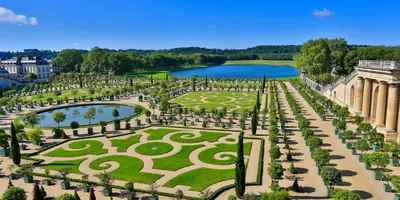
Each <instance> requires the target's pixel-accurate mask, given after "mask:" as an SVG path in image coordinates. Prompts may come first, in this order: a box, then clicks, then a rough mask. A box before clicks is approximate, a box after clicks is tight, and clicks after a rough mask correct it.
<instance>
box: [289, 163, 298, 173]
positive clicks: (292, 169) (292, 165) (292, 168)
mask: <svg viewBox="0 0 400 200" xmlns="http://www.w3.org/2000/svg"><path fill="white" fill-rule="evenodd" d="M289 173H291V174H295V173H296V171H295V169H294V164H293V162H291V163H290V166H289Z"/></svg>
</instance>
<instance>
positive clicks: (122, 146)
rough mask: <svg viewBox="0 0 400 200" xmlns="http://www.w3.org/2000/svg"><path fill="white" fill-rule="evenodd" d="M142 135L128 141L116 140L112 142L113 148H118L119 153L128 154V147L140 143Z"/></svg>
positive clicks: (134, 136) (132, 137)
mask: <svg viewBox="0 0 400 200" xmlns="http://www.w3.org/2000/svg"><path fill="white" fill-rule="evenodd" d="M140 137H142V135H133V136H131V137H129V138H127V139H114V140H110V141H111V146H113V147H117V152H126V150H127V149H128V147H130V146H132V145H134V144H136V143H138V142H139V141H140Z"/></svg>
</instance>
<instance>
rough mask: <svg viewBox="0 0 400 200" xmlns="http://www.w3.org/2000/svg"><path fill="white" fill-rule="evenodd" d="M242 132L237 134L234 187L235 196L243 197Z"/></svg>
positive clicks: (244, 175)
mask: <svg viewBox="0 0 400 200" xmlns="http://www.w3.org/2000/svg"><path fill="white" fill-rule="evenodd" d="M243 151H244V150H243V132H241V133H240V134H239V138H238V148H237V156H236V162H235V189H236V196H238V197H243V195H244V192H245V187H246V167H245V163H244V156H243V154H244V152H243Z"/></svg>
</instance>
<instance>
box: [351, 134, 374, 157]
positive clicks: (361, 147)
mask: <svg viewBox="0 0 400 200" xmlns="http://www.w3.org/2000/svg"><path fill="white" fill-rule="evenodd" d="M353 146H354V148H356V149H357V150H358V151H360V152H361V155H363V154H364V152H365V151H368V150H369V149H370V146H369V144H368V140H367V139H364V138H363V139H361V140H357V141H356V142H354V144H353Z"/></svg>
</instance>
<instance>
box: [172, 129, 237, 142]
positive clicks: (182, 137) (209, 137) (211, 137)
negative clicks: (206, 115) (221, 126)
mask: <svg viewBox="0 0 400 200" xmlns="http://www.w3.org/2000/svg"><path fill="white" fill-rule="evenodd" d="M227 135H229V133H222V132H206V131H200V137H195V135H194V133H190V132H182V133H176V134H173V135H172V136H171V137H170V139H171V140H172V141H174V142H179V143H199V142H205V141H207V142H216V141H218V139H219V138H221V137H224V136H227Z"/></svg>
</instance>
